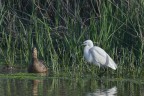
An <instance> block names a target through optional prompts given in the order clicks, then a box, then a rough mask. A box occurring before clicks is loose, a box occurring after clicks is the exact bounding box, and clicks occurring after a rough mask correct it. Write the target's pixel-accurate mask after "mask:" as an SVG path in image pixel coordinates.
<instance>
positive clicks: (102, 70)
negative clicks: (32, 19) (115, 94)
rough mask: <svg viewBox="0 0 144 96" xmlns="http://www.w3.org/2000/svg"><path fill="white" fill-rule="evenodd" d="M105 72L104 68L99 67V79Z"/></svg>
mask: <svg viewBox="0 0 144 96" xmlns="http://www.w3.org/2000/svg"><path fill="white" fill-rule="evenodd" d="M106 71H107V68H105V67H101V68H100V73H99V75H98V76H99V77H102V76H103V75H104V74H105V73H106Z"/></svg>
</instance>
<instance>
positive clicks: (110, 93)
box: [86, 86, 117, 96]
mask: <svg viewBox="0 0 144 96" xmlns="http://www.w3.org/2000/svg"><path fill="white" fill-rule="evenodd" d="M116 94H117V87H116V86H114V87H112V88H110V89H97V90H96V91H95V92H93V93H88V94H87V95H86V96H115V95H116Z"/></svg>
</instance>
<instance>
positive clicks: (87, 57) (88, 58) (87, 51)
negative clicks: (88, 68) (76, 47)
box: [84, 46, 91, 62]
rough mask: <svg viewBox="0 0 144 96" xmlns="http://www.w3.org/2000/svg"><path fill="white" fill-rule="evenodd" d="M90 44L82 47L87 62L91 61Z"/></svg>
mask: <svg viewBox="0 0 144 96" xmlns="http://www.w3.org/2000/svg"><path fill="white" fill-rule="evenodd" d="M90 48H91V47H90V46H85V47H84V58H85V59H86V60H87V62H91V54H90V53H89V49H90Z"/></svg>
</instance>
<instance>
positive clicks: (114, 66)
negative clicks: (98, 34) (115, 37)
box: [107, 54, 117, 70]
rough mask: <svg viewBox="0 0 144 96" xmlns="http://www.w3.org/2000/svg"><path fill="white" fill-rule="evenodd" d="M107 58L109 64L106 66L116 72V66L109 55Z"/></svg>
mask: <svg viewBox="0 0 144 96" xmlns="http://www.w3.org/2000/svg"><path fill="white" fill-rule="evenodd" d="M107 55H108V54H107ZM108 58H109V64H108V66H109V67H111V68H112V69H114V70H116V68H117V64H116V63H115V62H114V61H113V59H112V58H111V57H110V56H109V55H108Z"/></svg>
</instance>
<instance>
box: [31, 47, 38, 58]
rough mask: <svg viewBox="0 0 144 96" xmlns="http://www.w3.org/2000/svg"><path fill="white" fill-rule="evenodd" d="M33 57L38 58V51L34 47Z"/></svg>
mask: <svg viewBox="0 0 144 96" xmlns="http://www.w3.org/2000/svg"><path fill="white" fill-rule="evenodd" d="M32 56H33V58H37V49H36V47H33V50H32Z"/></svg>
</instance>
